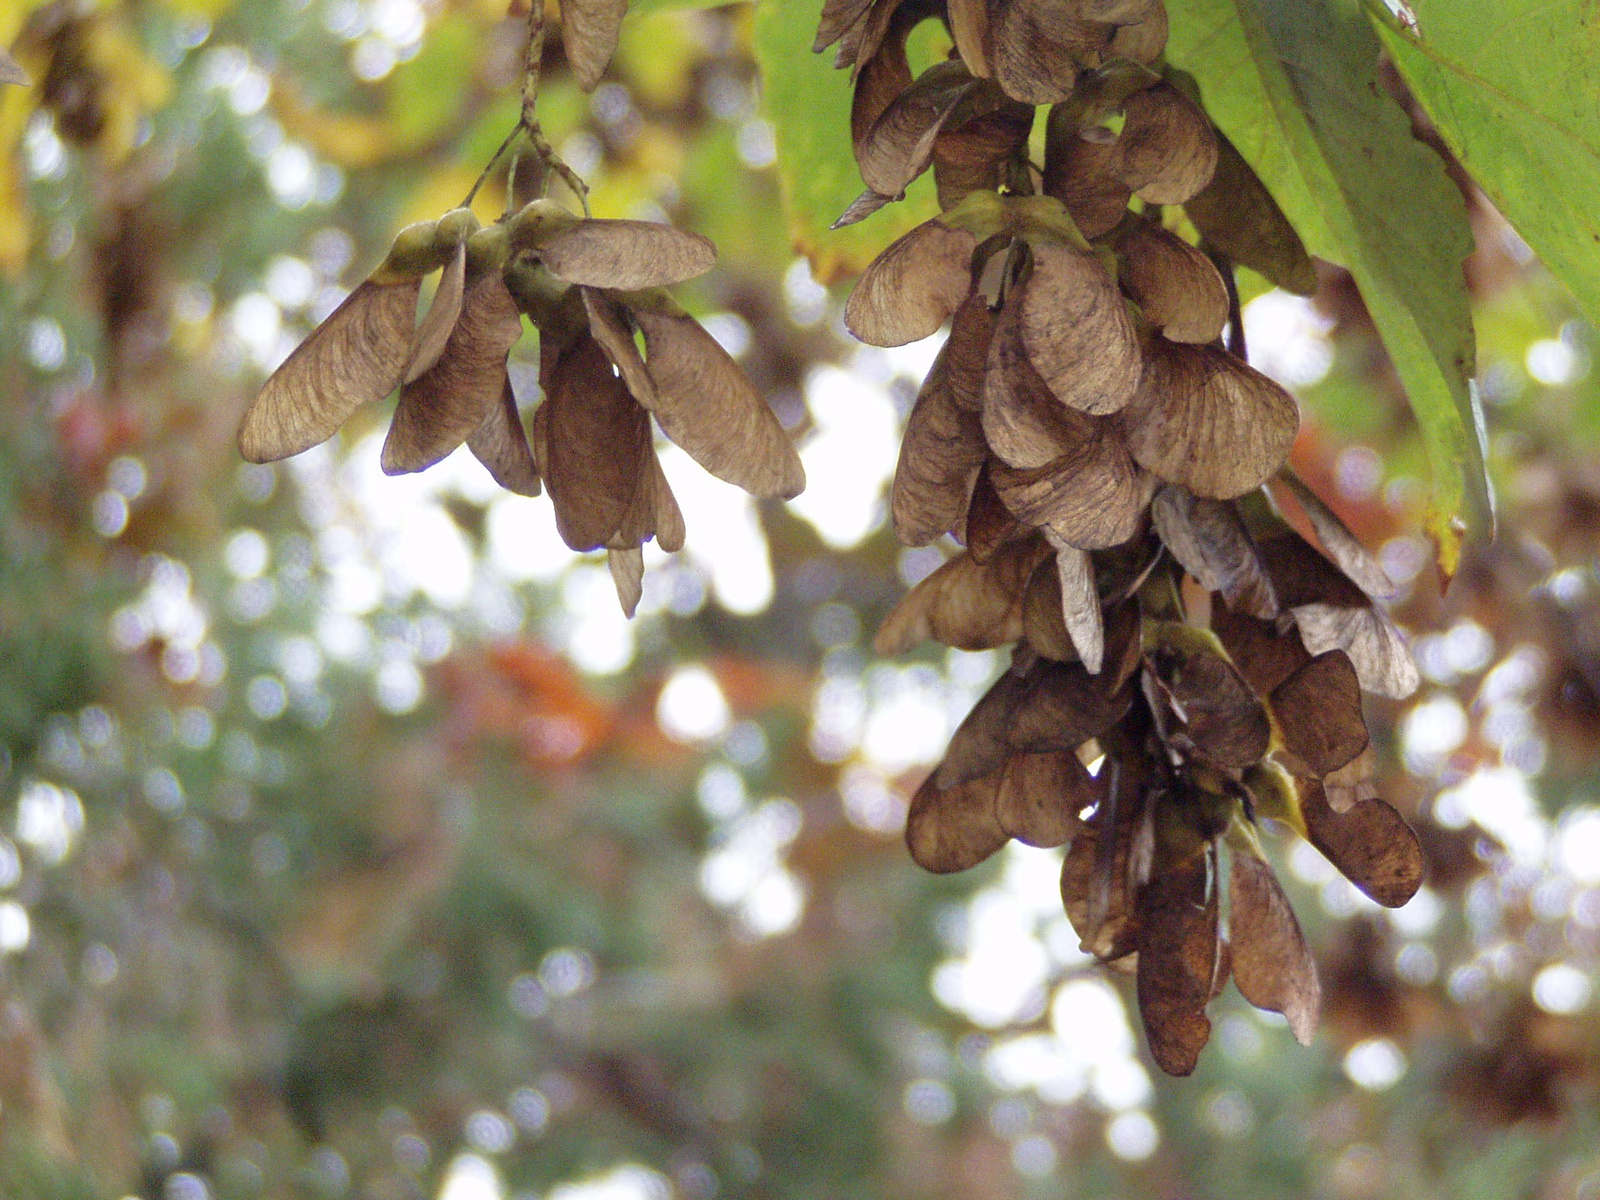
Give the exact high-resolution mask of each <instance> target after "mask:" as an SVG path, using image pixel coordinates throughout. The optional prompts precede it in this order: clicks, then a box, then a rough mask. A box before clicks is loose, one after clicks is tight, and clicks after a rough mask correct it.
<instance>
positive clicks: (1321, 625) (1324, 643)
mask: <svg viewBox="0 0 1600 1200" xmlns="http://www.w3.org/2000/svg"><path fill="white" fill-rule="evenodd" d="M1293 612H1294V621H1295V624H1296V625H1298V626H1299V627H1300V637H1301V639H1302V640H1303V641H1304V642H1305V644H1306V649H1307V650H1309V651H1311V653H1313V654H1321V653H1323V652H1325V651H1328V650H1343V651H1344V652H1345V653H1346V654H1348V655H1349V656H1350V661H1351V662H1352V663H1353V664H1354V665H1355V669H1356V675H1357V677H1358V678H1359V679H1360V680H1361V688H1362V690H1363V691H1368V692H1373V693H1374V694H1376V695H1379V696H1387V697H1388V698H1389V699H1391V700H1404V699H1405V698H1406V697H1407V696H1409V695H1411V693H1412V692H1414V691H1416V690H1417V687H1418V686H1419V685H1420V684H1421V682H1422V677H1421V676H1420V675H1418V674H1417V664H1416V662H1415V661H1414V660H1413V659H1412V657H1411V650H1410V648H1409V647H1407V645H1406V641H1405V638H1404V637H1403V636H1402V635H1401V633H1400V630H1399V629H1397V628H1395V624H1394V622H1393V621H1391V620H1390V619H1389V617H1388V615H1387V614H1386V613H1384V612H1383V611H1382V610H1381V609H1379V608H1376V607H1375V606H1373V605H1371V604H1368V605H1366V606H1364V607H1361V608H1341V607H1339V606H1338V605H1333V604H1301V605H1297V606H1296V607H1295V608H1294V609H1293Z"/></svg>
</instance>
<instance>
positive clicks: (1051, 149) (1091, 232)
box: [1044, 104, 1133, 238]
mask: <svg viewBox="0 0 1600 1200" xmlns="http://www.w3.org/2000/svg"><path fill="white" fill-rule="evenodd" d="M1078 120H1079V115H1078V113H1077V111H1076V106H1074V105H1071V104H1058V105H1056V106H1055V107H1054V108H1052V109H1051V110H1050V120H1049V124H1048V126H1047V132H1046V135H1045V147H1044V193H1045V195H1047V196H1054V197H1055V198H1056V199H1057V200H1059V201H1061V203H1062V205H1064V206H1065V208H1066V210H1067V212H1069V213H1070V214H1071V215H1072V219H1073V221H1074V222H1076V224H1077V226H1078V232H1079V233H1081V234H1083V236H1084V237H1086V238H1098V237H1104V236H1105V235H1106V234H1108V233H1110V232H1111V231H1112V230H1113V229H1115V228H1116V227H1117V225H1118V224H1120V223H1121V221H1122V219H1123V217H1125V216H1126V215H1127V213H1128V201H1129V200H1131V199H1133V189H1132V188H1130V187H1129V186H1128V185H1127V184H1125V183H1123V182H1122V180H1120V179H1118V178H1117V177H1116V176H1115V175H1113V174H1112V173H1111V168H1112V164H1113V163H1114V162H1115V160H1116V157H1117V149H1116V143H1115V142H1114V141H1096V140H1090V139H1089V138H1086V137H1085V136H1084V134H1083V133H1080V132H1079V128H1078ZM1086 132H1091V133H1098V132H1099V131H1098V130H1097V129H1096V130H1090V131H1086Z"/></svg>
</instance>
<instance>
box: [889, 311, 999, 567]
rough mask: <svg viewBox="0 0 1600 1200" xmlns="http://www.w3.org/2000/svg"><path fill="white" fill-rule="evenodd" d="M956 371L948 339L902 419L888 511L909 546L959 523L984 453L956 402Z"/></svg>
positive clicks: (973, 420)
mask: <svg viewBox="0 0 1600 1200" xmlns="http://www.w3.org/2000/svg"><path fill="white" fill-rule="evenodd" d="M954 374H955V371H954V369H953V368H952V366H951V346H950V343H949V342H946V343H945V345H944V347H943V349H941V350H940V351H939V357H938V358H937V359H935V360H934V364H933V369H932V370H930V371H929V372H928V377H927V379H926V380H924V381H923V384H922V390H921V391H920V392H918V393H917V400H916V403H915V404H913V405H912V407H911V415H910V416H909V417H908V418H906V431H905V436H904V437H902V438H901V441H900V459H899V462H898V463H897V464H896V465H895V471H894V485H893V487H892V488H891V490H890V493H889V511H890V514H891V516H892V518H893V520H894V531H895V534H896V536H898V537H899V539H900V540H901V541H902V542H903V543H905V544H906V545H907V546H926V545H927V544H928V543H929V542H931V541H933V540H934V539H935V538H938V537H940V536H942V535H943V534H946V533H949V532H951V531H953V530H956V529H959V528H960V527H961V525H962V521H963V519H964V518H965V516H966V512H967V506H968V503H969V502H970V500H971V497H972V486H973V483H974V482H975V481H976V480H977V476H978V469H979V468H980V467H981V466H982V465H983V461H984V458H985V457H986V455H987V449H986V447H985V446H984V440H983V428H982V426H981V424H980V423H979V419H978V416H977V414H975V413H972V412H969V411H968V410H967V409H965V408H963V407H960V406H959V405H958V404H957V402H956V398H955V385H954V381H953V375H954Z"/></svg>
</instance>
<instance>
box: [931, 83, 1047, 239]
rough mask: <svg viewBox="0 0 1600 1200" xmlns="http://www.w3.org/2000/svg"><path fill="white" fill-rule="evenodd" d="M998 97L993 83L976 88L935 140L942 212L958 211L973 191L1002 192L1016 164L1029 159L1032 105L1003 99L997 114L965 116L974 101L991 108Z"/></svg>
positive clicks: (935, 171)
mask: <svg viewBox="0 0 1600 1200" xmlns="http://www.w3.org/2000/svg"><path fill="white" fill-rule="evenodd" d="M998 96H999V88H997V87H995V86H994V85H993V84H986V85H983V87H982V88H981V89H979V90H975V91H974V93H973V95H972V97H971V99H970V100H969V103H968V104H966V105H963V106H962V108H961V109H958V110H957V111H956V113H954V114H953V115H952V116H951V118H950V120H949V121H948V122H946V123H945V126H944V128H943V129H942V130H941V131H940V133H939V136H938V137H937V138H936V139H935V140H934V143H933V179H934V184H935V186H936V187H937V189H938V194H939V207H940V208H942V209H951V208H954V207H955V206H956V205H957V204H959V203H961V201H962V200H964V199H966V197H967V196H968V194H970V193H972V192H976V191H987V192H992V191H994V190H996V189H997V188H999V187H1000V186H1001V185H1002V184H1004V183H1006V182H1007V181H1008V177H1009V174H1010V170H1011V167H1012V165H1013V164H1014V163H1017V162H1018V161H1019V160H1021V159H1023V158H1025V157H1026V150H1027V145H1028V134H1029V132H1030V131H1031V130H1032V129H1033V109H1032V107H1030V106H1029V105H1026V104H1019V103H1017V102H1016V101H1015V100H1006V99H1003V98H1001V99H1000V103H999V105H998V107H993V108H992V111H985V112H981V113H978V114H975V115H973V116H970V117H964V116H963V111H964V110H965V109H966V108H968V107H972V101H976V100H979V99H981V100H983V101H984V102H985V104H988V103H989V102H990V101H992V100H993V99H994V98H995V97H998Z"/></svg>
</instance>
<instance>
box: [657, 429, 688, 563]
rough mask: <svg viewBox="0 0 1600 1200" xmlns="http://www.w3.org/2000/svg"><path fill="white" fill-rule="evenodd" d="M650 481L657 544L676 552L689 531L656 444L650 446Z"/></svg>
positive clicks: (673, 552) (666, 549)
mask: <svg viewBox="0 0 1600 1200" xmlns="http://www.w3.org/2000/svg"><path fill="white" fill-rule="evenodd" d="M650 483H651V489H652V491H653V492H654V499H655V514H656V545H658V546H660V547H661V548H662V549H663V550H665V551H666V552H667V553H668V554H676V553H677V552H678V551H679V550H682V549H683V539H684V538H685V537H687V536H688V533H689V531H688V529H687V528H686V527H685V526H684V523H683V510H682V509H681V508H679V507H678V498H677V497H676V496H674V495H673V494H672V485H671V484H669V483H668V482H667V475H666V472H665V471H663V470H662V469H661V460H660V459H659V458H657V457H656V452H655V447H654V446H652V447H651V448H650Z"/></svg>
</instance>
